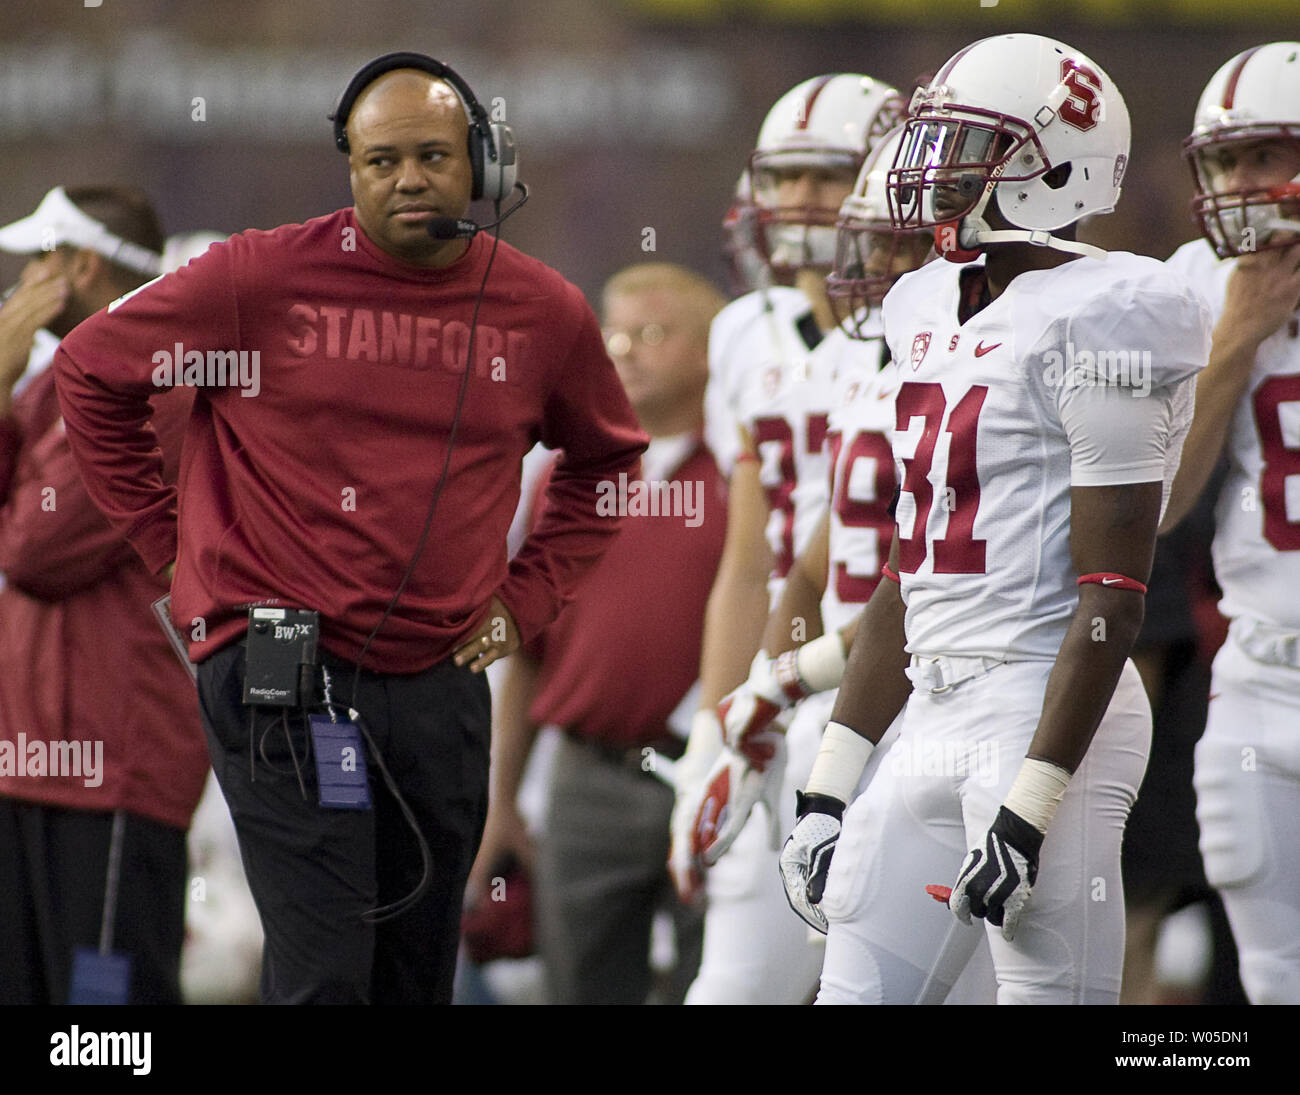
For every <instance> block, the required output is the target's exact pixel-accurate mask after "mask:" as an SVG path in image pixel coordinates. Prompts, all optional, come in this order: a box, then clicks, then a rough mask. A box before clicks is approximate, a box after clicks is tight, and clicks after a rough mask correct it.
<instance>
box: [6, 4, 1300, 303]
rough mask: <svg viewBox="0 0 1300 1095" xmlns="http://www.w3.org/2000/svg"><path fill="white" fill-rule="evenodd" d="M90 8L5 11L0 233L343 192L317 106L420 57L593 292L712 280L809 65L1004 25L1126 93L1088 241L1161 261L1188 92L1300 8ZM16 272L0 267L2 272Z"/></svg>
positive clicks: (1179, 200) (538, 225) (564, 262)
mask: <svg viewBox="0 0 1300 1095" xmlns="http://www.w3.org/2000/svg"><path fill="white" fill-rule="evenodd" d="M94 3H95V0H82V2H81V3H74V2H72V0H65V2H63V3H60V4H57V5H55V4H40V5H28V4H25V3H23V2H22V0H2V2H0V10H2V11H3V20H0V27H2V28H3V31H2V32H0V157H2V160H3V163H4V174H5V186H4V188H3V190H2V191H0V223H8V222H9V221H12V220H14V219H16V218H18V217H20V216H24V215H26V214H27V213H29V212H31V210H32V209H33V208H35V206H36V204H37V202H38V201H39V200H40V197H41V196H42V195H43V194H44V193H45V191H46V190H47V189H49V187H50V186H52V185H54V184H55V183H63V184H65V185H72V184H81V183H91V182H94V183H100V182H131V183H136V184H138V185H141V186H143V187H144V188H145V189H146V190H147V191H148V192H149V193H150V194H152V195H153V196H154V198H155V200H156V202H157V203H158V206H159V209H160V211H161V214H162V217H163V225H164V228H165V230H166V231H167V232H168V234H174V233H177V232H181V231H188V230H193V229H200V228H213V229H217V230H220V231H223V232H235V231H240V230H242V229H244V228H250V227H251V228H269V227H272V226H274V225H277V224H281V223H284V222H294V221H302V220H306V219H308V218H310V217H313V216H317V215H320V214H322V213H326V212H328V211H331V210H333V209H336V208H338V207H340V206H342V205H346V204H350V196H349V192H348V178H347V171H346V166H345V163H344V160H343V158H342V157H341V156H340V155H339V154H338V153H337V152H335V151H334V149H333V147H332V144H331V140H330V127H329V123H328V122H327V121H326V120H325V115H326V114H327V113H328V112H329V111H330V110H332V108H333V106H334V104H335V102H336V100H337V98H338V95H339V93H340V92H341V90H342V88H343V86H344V85H345V83H346V82H347V79H348V77H349V76H350V75H351V73H352V72H353V71H354V70H355V69H356V68H358V67H359V66H360V65H361V64H363V63H364V62H365V61H367V60H369V59H370V58H371V57H374V56H377V55H378V54H380V53H383V52H386V51H388V50H393V49H414V50H419V51H422V52H426V53H431V54H433V55H434V56H436V57H439V58H441V59H444V60H446V61H448V62H449V63H451V64H452V65H453V66H454V67H455V68H456V69H457V70H458V71H460V72H461V73H462V74H463V75H464V76H465V77H466V79H467V80H468V81H469V83H470V85H471V86H472V87H473V88H474V89H475V92H476V93H477V95H478V97H479V98H480V100H481V101H482V102H483V103H484V104H485V106H487V107H488V108H489V110H493V109H494V107H495V110H496V112H497V114H498V115H500V113H501V111H502V110H504V114H505V120H506V121H508V122H509V123H510V124H511V125H512V126H513V127H514V129H515V134H516V137H517V139H518V141H519V147H520V154H521V164H522V176H523V178H524V179H526V181H527V182H528V183H529V185H530V187H531V188H532V194H533V196H532V200H531V201H530V203H529V206H528V208H527V209H526V210H525V211H524V212H522V213H521V214H520V215H519V216H518V217H517V218H516V219H514V220H513V221H511V222H510V223H509V224H508V225H507V227H506V231H505V238H506V239H508V240H510V241H511V242H512V243H514V244H516V245H517V246H519V247H521V248H522V249H523V250H525V251H527V252H530V253H532V254H534V255H536V256H537V257H539V258H541V259H542V260H544V261H545V262H548V263H550V264H552V265H554V266H555V267H557V268H558V269H559V270H561V271H562V272H564V273H565V274H566V275H567V276H569V277H570V278H571V279H572V280H574V281H575V282H577V284H578V285H579V286H581V287H582V288H583V289H584V290H585V291H586V292H587V293H588V294H594V293H595V292H596V291H597V290H598V289H599V286H600V285H601V283H602V281H603V280H604V279H605V278H606V277H607V276H608V275H609V274H611V273H613V272H614V271H615V270H617V269H618V268H620V267H621V266H624V265H626V264H628V263H630V262H635V261H641V260H644V259H646V258H649V257H658V258H664V259H670V260H673V261H678V262H683V263H686V264H687V265H690V266H693V267H695V268H697V269H699V270H701V271H704V272H707V273H709V274H711V275H712V276H714V277H716V278H718V279H719V281H721V279H722V269H723V268H722V264H721V260H720V258H719V239H720V236H719V227H718V226H719V221H720V219H721V217H722V214H723V212H724V211H725V210H726V208H727V205H728V204H729V200H730V195H731V191H732V187H733V186H734V184H735V181H736V177H737V175H738V174H739V172H740V170H741V168H742V167H743V166H744V163H745V161H746V157H747V155H748V153H749V151H750V149H751V147H752V143H753V141H754V139H755V136H756V134H757V131H758V127H759V124H760V123H761V121H762V119H763V115H764V113H765V111H766V109H767V107H768V106H769V105H770V104H771V103H772V102H773V101H774V100H775V99H776V98H777V96H778V95H780V94H781V93H782V92H783V91H785V90H786V89H787V88H789V87H791V86H792V85H794V84H795V83H797V82H798V81H799V80H802V79H805V78H807V77H809V76H813V75H816V74H818V73H822V72H833V71H860V72H866V73H869V74H871V75H873V76H877V77H880V78H883V79H887V80H890V81H892V82H894V83H895V84H896V85H897V86H899V87H900V88H902V89H904V90H905V91H907V90H910V88H911V86H912V82H913V81H914V79H915V78H916V77H917V76H918V75H920V74H921V73H925V72H933V71H934V70H935V69H936V68H937V67H938V66H939V65H940V64H941V63H942V62H943V61H944V60H945V59H946V58H947V57H948V56H949V55H950V54H951V53H953V52H955V50H957V49H958V48H960V47H961V46H963V45H965V44H966V43H968V42H970V41H973V40H975V39H977V38H980V37H983V36H986V35H989V34H994V33H997V32H999V31H1005V30H1032V31H1038V32H1040V33H1046V34H1051V35H1054V36H1056V37H1059V38H1061V39H1063V40H1065V41H1067V42H1069V43H1070V44H1072V45H1075V46H1077V47H1078V48H1080V49H1082V50H1083V51H1084V52H1085V53H1087V54H1089V55H1090V56H1092V57H1093V58H1094V59H1095V60H1096V61H1097V62H1098V63H1099V64H1101V65H1102V66H1103V67H1104V68H1105V69H1107V70H1108V72H1109V73H1110V75H1111V76H1112V78H1113V79H1114V80H1115V81H1116V83H1117V84H1118V85H1119V87H1120V90H1121V91H1122V92H1123V93H1124V96H1125V99H1126V101H1127V103H1128V107H1129V111H1130V114H1131V116H1132V120H1133V155H1132V162H1131V165H1130V169H1129V174H1128V178H1127V180H1126V183H1125V188H1124V200H1123V201H1122V202H1121V205H1120V210H1119V212H1117V213H1116V214H1114V215H1112V216H1109V217H1105V218H1101V219H1100V220H1099V221H1098V222H1096V223H1095V224H1094V225H1093V226H1091V227H1090V229H1089V230H1088V236H1089V238H1091V239H1093V240H1095V241H1097V242H1099V243H1102V244H1103V245H1105V246H1109V247H1114V248H1126V249H1130V250H1134V251H1138V252H1143V253H1147V254H1153V255H1156V256H1159V257H1162V258H1163V257H1165V256H1166V255H1167V254H1168V253H1169V252H1170V251H1172V250H1173V248H1174V247H1175V246H1176V245H1177V244H1178V243H1180V242H1181V241H1183V240H1185V239H1188V238H1190V237H1191V236H1192V235H1193V234H1194V227H1193V225H1192V222H1191V220H1190V217H1189V214H1188V212H1187V199H1188V198H1189V197H1190V193H1191V186H1190V177H1189V173H1188V171H1187V169H1186V166H1185V164H1184V163H1183V161H1182V159H1181V156H1180V148H1179V144H1180V141H1181V140H1182V138H1183V137H1184V136H1185V135H1186V133H1187V131H1188V129H1189V128H1190V124H1191V118H1192V113H1193V109H1194V106H1195V102H1196V97H1197V95H1198V93H1199V91H1200V89H1201V88H1202V87H1203V86H1204V84H1205V82H1206V80H1207V79H1208V78H1209V76H1210V74H1211V73H1212V72H1213V71H1214V70H1215V69H1216V68H1217V67H1218V66H1219V65H1220V64H1222V63H1223V62H1224V61H1225V60H1227V59H1228V58H1229V57H1231V56H1232V55H1233V54H1234V53H1236V52H1238V51H1239V50H1241V49H1244V48H1246V47H1247V46H1250V45H1253V44H1256V43H1258V42H1263V41H1270V40H1272V39H1275V38H1278V37H1279V36H1281V37H1285V36H1286V34H1287V33H1289V32H1288V31H1287V30H1285V28H1284V25H1283V24H1284V22H1285V16H1287V15H1290V16H1291V17H1292V18H1294V16H1295V13H1296V5H1295V0H1237V2H1230V0H1223V2H1219V0H1070V2H1069V3H1060V2H1059V0H995V2H993V0H983V4H986V5H988V6H982V5H981V0H549V2H539V0H477V2H472V3H465V2H457V3H451V2H443V0H373V2H368V3H367V2H361V0H276V2H271V3H268V2H266V0H98V6H85V5H90V4H94ZM199 100H201V106H200V102H199ZM200 113H201V114H202V120H198V118H199V115H200ZM479 212H480V213H486V210H480V211H479ZM483 219H488V218H486V217H484V218H483ZM646 228H653V229H654V234H653V243H654V247H655V251H654V253H653V255H650V254H649V253H647V251H645V250H643V241H645V240H646V239H647V238H648V234H647V233H645V231H644V229H646ZM19 269H21V260H20V259H17V258H14V257H11V256H6V257H4V258H3V259H0V284H9V283H11V282H12V281H13V280H14V279H15V278H16V277H17V273H18V271H19Z"/></svg>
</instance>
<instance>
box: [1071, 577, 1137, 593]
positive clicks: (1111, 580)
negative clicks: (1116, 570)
mask: <svg viewBox="0 0 1300 1095" xmlns="http://www.w3.org/2000/svg"><path fill="white" fill-rule="evenodd" d="M1084 582H1092V583H1093V584H1094V585H1099V586H1105V587H1106V588H1107V589H1131V590H1132V591H1133V592H1134V593H1145V592H1146V591H1147V587H1146V586H1144V585H1143V584H1142V583H1141V582H1139V581H1138V580H1137V579H1136V578H1126V577H1124V575H1122V574H1111V573H1098V574H1085V575H1083V576H1082V577H1081V578H1080V579H1079V582H1078V584H1079V585H1083V583H1084Z"/></svg>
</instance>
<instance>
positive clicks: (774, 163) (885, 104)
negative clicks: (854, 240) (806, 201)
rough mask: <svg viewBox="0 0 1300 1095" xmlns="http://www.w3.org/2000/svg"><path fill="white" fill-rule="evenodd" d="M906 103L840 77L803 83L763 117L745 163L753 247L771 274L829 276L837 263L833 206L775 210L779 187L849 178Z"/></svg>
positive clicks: (873, 83)
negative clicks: (840, 175)
mask: <svg viewBox="0 0 1300 1095" xmlns="http://www.w3.org/2000/svg"><path fill="white" fill-rule="evenodd" d="M903 105H904V104H903V99H902V97H901V96H900V95H899V94H898V92H897V91H896V90H895V89H894V88H892V87H889V86H888V85H886V84H883V83H881V82H880V81H879V80H873V79H872V78H871V77H870V76H863V75H860V74H857V73H839V74H837V75H831V76H818V77H815V78H814V79H811V80H805V81H804V82H803V83H801V84H799V85H797V86H796V87H794V88H792V89H791V90H789V91H787V92H786V93H785V94H784V95H782V96H781V98H779V99H778V100H777V101H776V104H775V105H774V106H773V107H772V109H771V110H770V111H768V114H767V118H766V119H764V121H763V126H762V128H761V129H760V130H759V133H758V146H757V148H755V149H754V152H753V154H752V155H751V156H750V158H749V173H750V178H751V179H752V181H753V188H754V208H755V211H756V213H757V216H756V218H755V225H754V227H755V235H754V239H755V243H756V245H757V247H758V251H759V254H761V255H762V256H763V260H764V262H765V263H766V264H767V267H768V269H769V270H770V271H771V272H772V274H773V275H774V276H776V277H778V278H789V277H790V276H791V275H792V274H793V273H794V272H795V271H796V270H800V269H803V268H805V267H821V268H823V269H826V270H829V269H830V266H831V264H832V262H833V261H834V259H835V221H836V218H837V217H838V216H839V207H838V204H837V205H836V207H835V208H831V209H827V208H822V207H820V206H815V205H789V204H784V205H783V204H780V203H779V202H778V199H777V182H778V179H779V178H780V177H781V175H782V174H783V173H788V172H791V171H799V170H802V169H809V168H812V169H816V170H823V171H835V170H837V169H838V170H843V171H845V172H846V173H847V174H848V175H849V176H850V177H851V176H852V175H853V174H855V173H856V172H857V171H858V169H859V168H860V167H861V166H862V161H863V159H864V158H865V157H866V154H867V152H868V150H869V149H870V148H871V146H872V145H873V144H874V143H875V142H876V141H877V140H879V139H880V138H881V137H883V136H884V135H885V133H887V132H888V131H889V129H890V128H891V127H893V126H894V125H895V124H896V122H897V121H898V119H899V117H900V116H901V113H902V109H903Z"/></svg>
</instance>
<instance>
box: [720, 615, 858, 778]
mask: <svg viewBox="0 0 1300 1095" xmlns="http://www.w3.org/2000/svg"><path fill="white" fill-rule="evenodd" d="M846 658H847V655H846V654H845V651H844V643H843V641H842V640H841V639H840V637H839V635H838V634H837V633H834V632H832V633H831V634H830V635H823V636H822V637H820V638H817V639H813V640H812V642H810V643H805V644H804V645H803V646H800V647H797V648H795V649H794V650H787V651H786V652H785V653H784V654H778V655H777V656H776V657H775V658H769V657H768V656H767V655H766V654H765V653H764V652H763V651H761V650H760V651H759V652H758V653H757V654H755V655H754V660H753V662H752V663H751V664H750V667H749V677H748V679H747V680H746V681H745V682H744V683H743V684H742V685H740V687H738V688H736V689H735V690H734V691H733V692H731V693H730V694H729V695H727V696H725V697H724V698H723V699H722V701H721V702H720V703H719V704H718V719H719V721H720V722H721V723H722V735H723V741H725V742H726V744H727V745H729V746H731V748H733V749H735V750H736V751H737V752H739V753H743V754H744V755H745V757H746V758H747V759H748V760H749V762H750V764H752V765H753V766H754V767H755V768H757V769H758V770H759V771H760V772H761V771H762V770H763V768H764V766H765V765H766V764H767V762H768V761H769V760H770V759H771V758H772V756H773V754H774V748H773V744H772V737H771V735H770V734H769V733H768V731H769V730H770V729H771V728H772V723H773V722H775V721H776V719H777V717H778V716H779V715H780V714H781V712H782V711H785V710H787V709H788V708H790V707H792V706H793V705H794V704H796V703H798V702H799V701H800V700H802V699H805V698H806V697H808V696H811V695H812V694H813V693H815V692H824V691H826V690H827V689H829V688H835V687H837V686H838V685H839V683H840V680H841V679H842V678H843V676H844V666H845V662H846ZM779 729H780V732H781V733H784V732H785V726H781V727H780V728H779Z"/></svg>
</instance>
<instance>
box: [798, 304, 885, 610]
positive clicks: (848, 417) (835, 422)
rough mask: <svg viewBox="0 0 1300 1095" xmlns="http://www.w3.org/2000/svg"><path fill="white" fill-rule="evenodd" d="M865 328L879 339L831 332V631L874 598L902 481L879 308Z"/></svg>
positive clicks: (826, 601)
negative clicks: (833, 360) (897, 468)
mask: <svg viewBox="0 0 1300 1095" xmlns="http://www.w3.org/2000/svg"><path fill="white" fill-rule="evenodd" d="M863 329H864V331H866V332H868V333H874V334H875V336H876V337H874V338H872V339H870V340H869V341H866V342H860V341H855V340H854V339H851V338H849V337H848V336H847V335H846V334H844V332H843V331H841V330H839V329H836V330H835V331H832V332H831V333H830V334H829V335H827V336H826V343H830V344H831V345H832V346H833V347H834V352H835V355H836V357H837V358H838V360H839V367H838V369H837V370H836V380H835V392H834V399H835V405H834V407H832V409H831V417H830V431H829V432H828V434H827V444H828V445H829V449H830V461H831V471H830V484H829V485H830V551H829V568H828V570H827V574H826V592H825V593H823V594H822V601H821V615H822V626H823V629H824V631H826V632H828V633H829V632H831V631H838V630H839V629H840V628H842V627H843V626H844V625H845V624H847V623H849V622H850V621H851V620H852V619H853V617H854V616H856V615H857V614H858V613H859V612H861V611H862V606H863V605H865V604H866V603H867V601H869V600H870V599H871V594H872V593H873V592H875V588H876V583H877V582H879V581H880V568H881V567H882V566H884V564H885V563H886V562H888V560H889V545H890V543H891V541H892V540H893V535H894V518H893V517H892V516H891V515H890V512H889V506H890V503H891V502H893V500H894V487H895V485H896V483H897V479H896V477H895V475H894V455H893V451H892V450H891V448H890V440H889V438H890V435H891V434H892V433H893V430H894V399H893V396H894V392H895V391H897V390H898V383H899V374H898V370H897V369H895V368H894V367H893V365H892V363H891V364H889V365H886V366H885V367H884V368H881V359H882V358H883V357H884V356H886V353H887V351H886V347H885V341H884V328H883V326H882V325H881V322H880V310H879V309H873V310H872V312H871V314H870V315H869V316H868V317H867V319H866V321H864V323H863ZM832 340H834V342H833V343H832ZM830 349H831V347H828V352H829V351H830ZM818 351H819V352H820V351H821V347H820V346H819V347H818Z"/></svg>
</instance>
